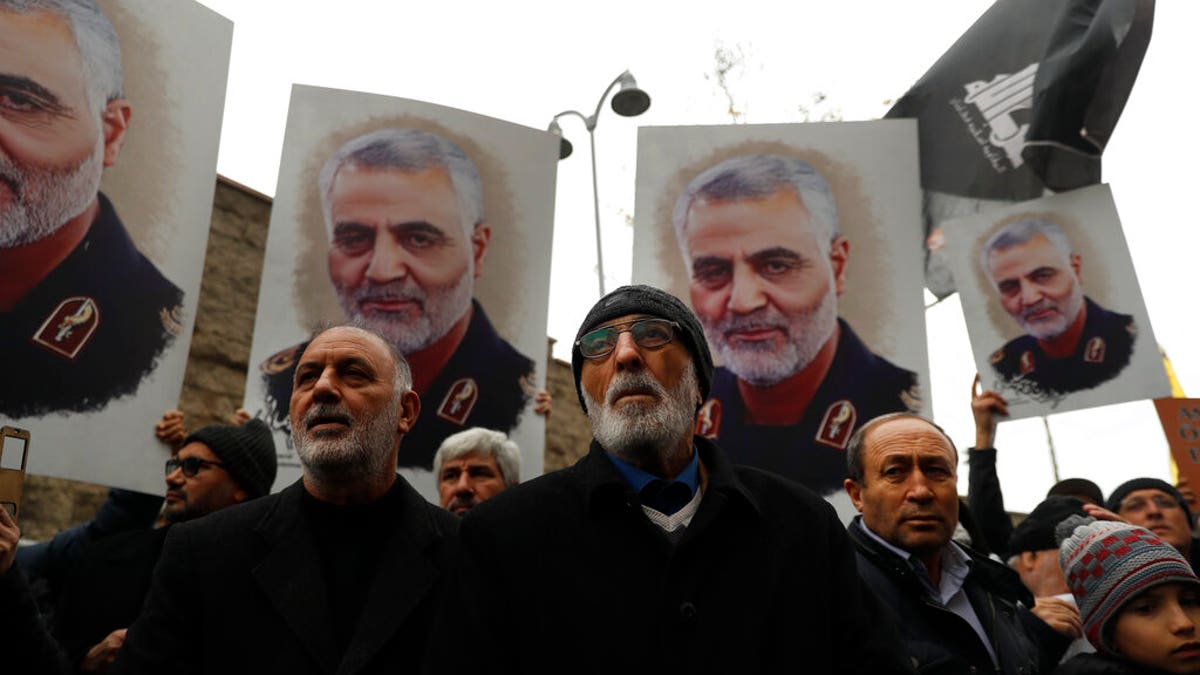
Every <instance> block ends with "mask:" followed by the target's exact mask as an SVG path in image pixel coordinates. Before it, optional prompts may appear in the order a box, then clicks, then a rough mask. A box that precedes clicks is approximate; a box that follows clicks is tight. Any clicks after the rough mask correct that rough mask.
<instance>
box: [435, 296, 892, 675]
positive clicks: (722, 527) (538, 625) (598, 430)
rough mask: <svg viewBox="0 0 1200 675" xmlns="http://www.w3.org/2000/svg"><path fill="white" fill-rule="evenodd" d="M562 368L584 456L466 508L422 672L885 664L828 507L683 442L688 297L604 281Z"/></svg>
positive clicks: (713, 449)
mask: <svg viewBox="0 0 1200 675" xmlns="http://www.w3.org/2000/svg"><path fill="white" fill-rule="evenodd" d="M572 362H573V366H574V371H575V383H576V388H577V390H578V393H579V397H580V401H581V403H582V404H583V406H584V409H585V410H586V411H587V413H588V416H589V419H590V420H591V423H592V431H593V434H594V440H593V441H592V447H591V452H590V453H589V454H588V455H587V456H586V457H584V458H583V459H582V460H581V461H580V462H579V463H577V464H576V465H575V466H573V467H570V468H568V469H565V470H563V471H559V472H556V473H551V474H548V475H545V476H542V477H540V478H536V479H534V480H532V481H529V482H527V483H523V484H522V485H519V486H516V487H513V488H511V489H509V490H506V491H505V492H503V493H501V494H499V495H496V496H495V497H493V498H492V499H489V500H488V501H486V502H484V503H483V504H480V505H479V506H477V507H475V508H474V509H472V510H471V511H470V513H468V514H467V516H466V518H465V519H464V521H463V528H462V546H463V555H462V558H461V561H460V563H461V566H460V568H458V571H457V577H456V578H454V579H453V580H452V583H451V585H450V586H451V588H453V589H454V592H455V594H454V595H448V596H447V598H446V601H445V603H444V605H443V610H442V611H441V612H440V613H439V621H438V627H437V629H436V631H435V637H434V640H433V641H432V643H431V649H432V650H433V652H434V653H436V654H438V657H437V659H436V660H431V665H432V666H433V667H434V669H435V670H437V671H438V672H445V673H463V672H475V671H479V672H485V671H486V672H489V673H518V672H519V673H550V672H562V671H564V670H566V671H570V672H605V673H616V672H662V673H667V672H670V673H687V672H738V673H760V672H761V673H765V672H780V671H783V670H786V669H794V670H801V671H803V672H809V673H835V672H836V673H867V672H870V673H879V672H893V666H892V664H891V663H890V659H892V658H893V653H892V652H894V643H892V642H889V640H888V637H889V636H888V634H887V633H886V627H884V628H881V627H880V626H879V624H878V622H877V621H876V620H875V617H874V614H873V610H872V608H873V607H874V605H873V603H872V601H871V599H870V598H869V597H868V596H866V595H865V592H864V589H863V587H862V585H861V583H860V582H859V580H858V578H857V574H856V572H855V568H854V558H853V554H852V551H851V549H850V546H849V542H848V541H847V539H846V535H845V532H844V530H843V529H842V527H841V525H840V523H839V522H838V521H837V518H836V516H835V515H834V513H833V509H832V508H831V507H830V506H829V505H828V504H826V503H825V502H823V501H822V500H821V499H820V498H819V497H817V496H816V495H815V494H813V493H811V492H810V491H808V490H807V489H805V488H803V487H801V486H799V485H797V484H795V483H792V482H790V481H787V480H785V479H782V478H780V477H778V476H775V475H774V474H770V473H768V472H765V471H762V470H758V469H753V468H745V467H734V466H732V465H731V464H730V463H729V462H728V461H727V460H726V459H725V456H724V453H723V452H722V451H721V449H720V448H719V447H718V446H717V445H716V444H715V443H713V442H711V441H709V440H707V439H704V438H702V437H699V436H694V435H693V434H694V431H693V427H694V417H695V413H696V410H697V408H698V407H699V405H700V404H701V403H702V402H703V401H704V397H705V395H706V394H707V392H708V389H709V385H710V382H711V378H712V357H711V356H710V354H709V351H708V347H707V345H706V343H705V341H704V334H703V331H702V329H701V327H700V324H699V322H698V321H697V320H696V318H695V315H693V314H692V313H691V311H690V310H688V309H687V307H686V306H684V305H683V303H682V302H680V301H679V300H678V299H676V298H674V297H672V296H670V295H669V294H667V293H665V292H663V291H660V290H658V289H655V288H650V287H647V286H626V287H623V288H620V289H617V290H616V291H613V292H612V293H610V294H609V295H607V296H605V297H604V298H603V299H601V300H600V301H599V303H597V304H596V306H595V307H593V308H592V310H591V312H590V313H589V314H588V316H587V318H586V319H585V320H584V322H583V325H582V326H581V328H580V330H579V336H578V340H577V341H576V343H575V347H574V350H573V358H572ZM464 636H469V643H470V648H463V646H462V641H463V639H464Z"/></svg>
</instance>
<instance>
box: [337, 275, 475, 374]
mask: <svg viewBox="0 0 1200 675" xmlns="http://www.w3.org/2000/svg"><path fill="white" fill-rule="evenodd" d="M473 267H474V266H471V267H469V268H468V269H467V272H466V273H465V274H463V276H462V278H461V279H459V280H458V282H457V283H455V284H454V285H453V286H450V287H443V288H436V289H432V290H430V291H428V292H426V291H425V290H423V289H422V288H421V287H420V286H418V285H417V284H416V282H414V281H413V280H412V277H408V278H406V279H403V280H398V281H389V282H387V283H383V284H377V283H373V282H370V281H368V282H366V283H365V285H364V286H362V287H361V288H357V289H346V288H341V287H335V289H336V290H337V296H338V303H339V304H341V306H342V311H343V312H345V313H346V318H347V319H349V320H350V321H353V322H355V323H357V324H360V325H362V326H364V327H367V328H370V329H372V330H374V331H376V332H378V333H379V334H380V335H383V336H384V337H385V338H387V339H388V340H391V342H392V344H394V345H396V350H397V351H399V352H400V353H401V354H403V355H405V356H407V355H409V354H412V353H413V352H417V351H420V350H422V349H425V348H426V347H428V346H430V345H432V344H433V343H434V342H437V341H438V340H440V339H442V338H443V337H445V335H446V333H449V332H450V329H451V328H452V327H454V324H455V323H456V322H457V321H458V320H459V319H461V318H462V317H463V315H464V314H466V312H467V309H468V308H470V306H471V295H472V293H473V292H474V290H475V284H474V278H475V273H474V269H473ZM384 297H386V298H395V299H398V300H411V301H414V302H419V303H420V304H421V309H422V311H421V315H420V316H419V317H417V318H416V319H415V320H413V321H401V320H397V319H396V318H393V317H389V316H388V315H387V314H386V313H372V314H364V313H363V311H362V308H361V305H360V303H361V302H362V301H364V300H366V299H368V298H384Z"/></svg>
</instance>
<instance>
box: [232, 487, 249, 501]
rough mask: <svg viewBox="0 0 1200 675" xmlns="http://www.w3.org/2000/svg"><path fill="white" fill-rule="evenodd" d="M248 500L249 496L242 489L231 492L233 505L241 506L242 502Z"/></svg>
mask: <svg viewBox="0 0 1200 675" xmlns="http://www.w3.org/2000/svg"><path fill="white" fill-rule="evenodd" d="M249 498H250V494H249V493H247V492H246V491H245V490H243V489H242V488H238V489H236V490H234V491H233V503H234V504H241V503H242V502H244V501H246V500H247V499H249Z"/></svg>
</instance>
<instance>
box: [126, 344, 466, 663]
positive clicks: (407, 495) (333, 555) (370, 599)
mask: <svg viewBox="0 0 1200 675" xmlns="http://www.w3.org/2000/svg"><path fill="white" fill-rule="evenodd" d="M420 407H421V402H420V399H419V398H418V396H417V394H416V393H415V392H413V390H412V376H411V374H410V371H409V369H408V364H407V363H406V362H405V361H404V357H402V356H401V355H400V354H399V352H397V351H396V350H395V347H393V346H392V344H391V342H390V340H388V339H387V338H385V337H383V336H381V335H379V334H377V333H374V332H372V331H370V330H366V329H362V328H356V327H351V326H339V327H336V328H330V329H328V330H326V331H323V332H321V333H320V334H318V335H317V336H316V337H314V338H313V340H312V342H310V343H309V345H308V347H307V348H306V349H305V350H304V354H302V355H301V357H300V359H299V363H298V364H297V367H296V379H295V386H294V387H293V391H292V398H291V405H290V415H291V427H292V441H293V443H294V445H295V448H296V452H297V454H298V455H299V457H300V463H301V465H302V467H303V477H302V478H301V480H299V481H297V482H296V483H294V484H292V485H291V486H290V487H288V488H286V489H284V490H283V491H282V492H279V493H277V494H273V495H270V496H267V497H263V498H261V499H258V500H256V501H254V502H251V503H249V504H246V505H245V506H242V507H236V508H232V509H227V510H224V511H221V512H219V513H215V514H212V515H210V516H209V517H207V518H204V519H201V520H198V521H193V522H188V523H183V524H180V525H177V526H175V527H173V528H172V529H171V532H170V534H168V536H167V541H166V544H165V546H164V547H163V553H162V557H161V559H160V560H159V564H158V567H157V568H156V569H155V574H154V581H153V584H152V586H151V589H150V595H149V597H148V598H147V599H146V605H145V608H144V609H143V611H142V614H141V616H140V617H139V618H138V620H137V622H135V623H134V625H133V626H132V627H130V629H129V632H128V634H127V638H126V641H125V648H124V650H123V651H122V652H121V654H120V656H119V657H118V662H117V670H118V672H125V673H155V674H158V673H169V672H213V673H217V672H219V673H331V672H341V673H392V672H420V671H421V659H422V656H423V655H424V653H425V646H426V638H427V637H428V633H429V628H430V624H431V622H432V618H433V617H432V608H433V606H434V603H435V600H436V599H437V594H438V592H439V588H440V585H441V582H442V578H443V571H444V570H445V569H446V568H447V566H448V564H449V561H450V556H451V554H452V551H453V548H454V543H455V531H456V530H457V527H458V519H457V518H455V517H454V516H452V515H451V514H449V513H447V512H445V511H443V510H442V509H440V508H438V507H437V506H434V505H432V504H429V503H428V502H426V501H425V499H424V498H422V497H421V495H420V494H418V493H417V492H416V491H415V490H413V489H412V487H411V486H409V485H408V483H407V482H405V480H404V479H403V478H402V477H400V476H398V475H397V474H396V455H397V453H398V452H399V449H400V441H401V439H402V438H404V436H405V434H407V433H408V431H409V430H410V429H411V428H412V425H413V422H414V421H415V420H416V419H417V415H418V412H419V411H420Z"/></svg>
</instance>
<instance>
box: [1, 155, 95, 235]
mask: <svg viewBox="0 0 1200 675" xmlns="http://www.w3.org/2000/svg"><path fill="white" fill-rule="evenodd" d="M103 160H104V139H103V137H101V138H99V139H98V142H97V145H96V150H95V152H93V153H92V154H91V155H90V156H88V157H87V158H85V159H84V160H83V161H82V162H80V163H79V164H78V165H76V166H74V167H68V168H66V169H59V168H43V167H35V166H30V165H28V164H24V165H23V164H18V163H16V162H14V161H13V160H11V159H8V158H5V157H3V156H0V184H5V185H4V187H6V188H7V189H9V190H12V191H13V195H12V201H11V203H9V204H7V205H0V248H16V247H18V246H25V245H28V244H32V243H34V242H38V241H41V240H42V239H45V238H46V237H49V236H50V235H52V234H54V233H55V232H58V231H59V230H60V229H62V227H63V226H64V225H66V224H67V221H69V220H71V219H72V218H74V217H75V216H78V215H79V214H81V213H83V211H84V209H86V208H87V207H88V205H89V204H91V203H92V200H94V199H95V198H96V193H97V192H98V191H99V190H100V175H101V173H102V172H103V171H104V161H103Z"/></svg>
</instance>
